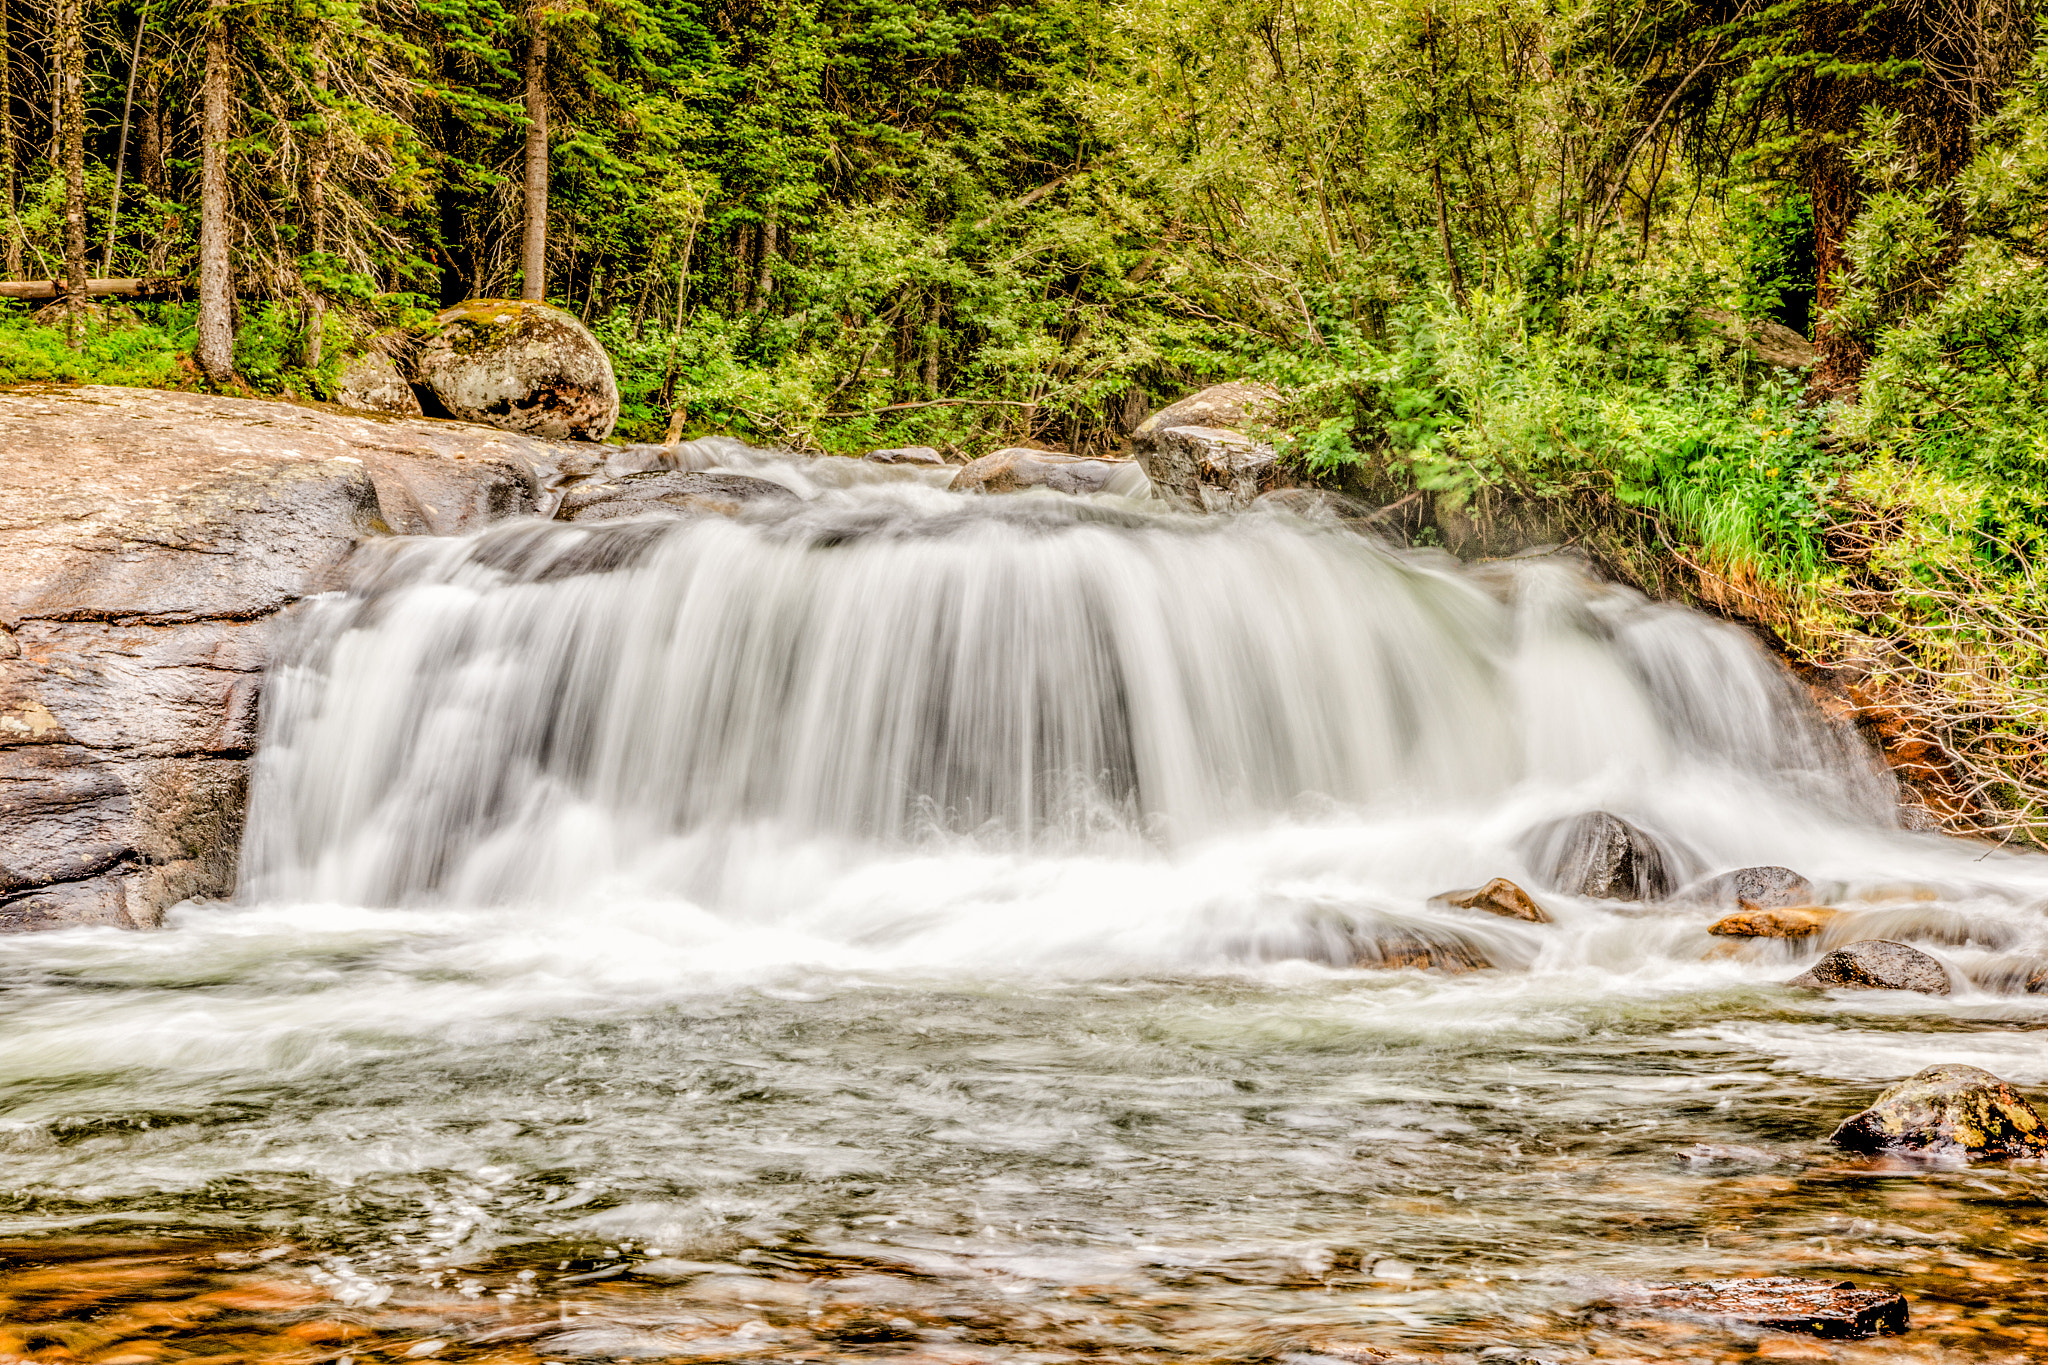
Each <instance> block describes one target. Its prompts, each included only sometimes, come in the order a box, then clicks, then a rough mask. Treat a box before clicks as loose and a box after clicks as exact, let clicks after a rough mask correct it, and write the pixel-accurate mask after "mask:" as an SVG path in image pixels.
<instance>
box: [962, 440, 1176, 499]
mask: <svg viewBox="0 0 2048 1365" xmlns="http://www.w3.org/2000/svg"><path fill="white" fill-rule="evenodd" d="M1136 473H1137V467H1136V466H1135V465H1133V464H1132V463H1131V462H1130V461H1129V460H1095V459H1090V458H1088V457H1087V456H1083V455H1067V454H1063V453H1061V452H1059V451H1053V450H1028V449H1025V448H1024V447H1022V446H1011V447H1008V448H1005V449H1003V450H998V451H995V452H993V453H992V454H988V455H984V456H982V457H981V458H980V459H978V460H975V461H973V462H972V463H970V464H967V465H964V466H962V467H961V470H960V472H959V473H958V474H955V475H954V476H953V482H952V484H951V485H950V486H951V488H952V489H953V491H954V492H956V493H1021V492H1023V491H1024V490H1025V489H1027V488H1050V489H1052V490H1053V491H1054V492H1056V493H1129V494H1131V495H1132V496H1137V495H1141V494H1142V493H1144V492H1145V491H1146V490H1145V489H1143V488H1140V487H1134V486H1133V485H1135V484H1138V483H1142V482H1143V476H1142V475H1138V477H1137V478H1136V479H1133V478H1132V475H1133V474H1136Z"/></svg>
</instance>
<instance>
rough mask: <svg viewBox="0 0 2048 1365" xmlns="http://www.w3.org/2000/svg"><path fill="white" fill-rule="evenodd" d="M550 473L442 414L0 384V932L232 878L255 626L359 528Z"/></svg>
mask: <svg viewBox="0 0 2048 1365" xmlns="http://www.w3.org/2000/svg"><path fill="white" fill-rule="evenodd" d="M559 472H560V461H559V453H558V450H557V448H554V447H550V446H548V445H546V444H545V443H543V442H539V441H533V440H529V439H528V438H525V437H521V436H513V435H509V434H507V433H505V432H501V431H493V430H490V429H489V428H485V427H473V426H463V425H460V424H457V423H452V422H426V421H408V420H403V419H394V418H370V417H353V416H349V415H347V414H345V413H337V412H334V411H331V410H326V409H319V408H311V407H297V406H293V405H290V404H286V403H260V402H250V401H247V400H244V399H239V398H211V397H205V396H202V395H198V394H187V393H160V392H153V391H148V390H139V389H117V388H103V387H89V388H78V389H61V390H36V391H26V390H14V391H9V392H0V505H4V506H5V508H6V509H7V510H6V516H5V518H4V520H0V930H16V929H35V928H43V927H46V926H56V925H64V924H81V923H91V924H118V925H136V926H141V925H150V924H154V923H156V922H157V921H158V920H159V918H160V917H161V915H162V912H163V911H164V909H165V908H167V907H168V906H170V905H173V904H175V903H176V902H178V901H180V900H183V899H185V898H187V897H194V896H223V895H226V894H228V893H229V892H230V891H232V890H233V888H234V871H235V860H236V846H237V842H238V840H239V838H240V835H241V827H242V801H243V790H244V786H245V783H246V772H245V767H246V760H247V759H248V756H249V753H250V751H251V749H252V748H253V747H254V745H255V742H256V732H255V719H256V699H257V688H258V684H259V682H260V681H261V677H262V668H263V661H264V646H263V635H264V631H265V629H266V625H267V622H268V621H269V619H270V618H271V617H273V616H274V615H276V613H277V612H278V611H280V610H281V609H282V608H284V607H285V606H286V605H288V604H289V603H291V602H292V601H294V600H296V599H297V598H299V597H301V596H303V595H305V594H307V593H309V592H316V591H320V590H322V589H324V588H327V587H329V586H331V585H332V584H333V583H334V581H335V571H336V568H337V566H338V565H339V564H340V562H341V561H342V560H343V559H345V558H346V557H347V556H348V554H349V553H350V551H351V550H352V549H354V547H355V546H356V545H357V544H358V543H359V542H360V541H362V540H363V539H364V538H365V537H368V536H375V535H382V534H386V533H388V532H390V531H399V532H403V533H407V534H422V533H436V534H449V533H454V532H459V531H466V530H469V529H472V528H474V527H477V526H481V525H484V524H485V523H487V522H489V521H492V520H495V519H497V518H499V517H503V516H509V515H515V514H521V513H527V512H531V511H534V510H535V509H536V508H537V507H544V506H546V505H547V503H549V502H551V501H552V494H551V493H549V492H548V491H547V481H548V478H549V477H550V476H554V475H558V474H559Z"/></svg>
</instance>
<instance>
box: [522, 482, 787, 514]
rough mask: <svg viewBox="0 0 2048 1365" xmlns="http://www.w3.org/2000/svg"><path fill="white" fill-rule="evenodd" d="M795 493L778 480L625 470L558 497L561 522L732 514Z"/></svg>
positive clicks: (785, 500)
mask: <svg viewBox="0 0 2048 1365" xmlns="http://www.w3.org/2000/svg"><path fill="white" fill-rule="evenodd" d="M795 499H796V494H794V493H792V492H790V491H789V490H788V489H787V488H784V487H783V486H782V485H781V484H779V483H774V482H771V481H770V480H767V479H756V478H753V477H752V476H750V475H746V474H701V473H694V472H691V471H687V470H660V471H656V472H653V473H647V474H628V475H625V476H624V477H622V478H619V479H615V480H613V481H611V482H608V483H600V484H585V485H582V486H581V487H578V488H574V489H571V490H570V491H569V492H568V494H566V495H565V496H564V497H563V498H562V506H561V510H559V511H558V512H556V513H555V516H556V518H557V519H558V520H561V521H578V522H581V521H612V520H616V519H618V518H620V517H646V516H656V517H663V516H667V517H686V516H696V515H700V514H704V513H711V514H714V515H718V516H728V517H729V516H732V515H734V514H735V513H737V512H738V511H739V510H740V508H742V507H743V506H745V505H746V504H747V503H750V502H763V501H766V502H792V501H794V500H795Z"/></svg>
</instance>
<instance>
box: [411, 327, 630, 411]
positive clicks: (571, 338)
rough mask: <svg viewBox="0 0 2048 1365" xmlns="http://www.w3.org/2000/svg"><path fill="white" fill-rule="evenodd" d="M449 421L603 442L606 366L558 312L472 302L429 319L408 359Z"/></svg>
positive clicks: (611, 397)
mask: <svg viewBox="0 0 2048 1365" xmlns="http://www.w3.org/2000/svg"><path fill="white" fill-rule="evenodd" d="M414 368H415V370H416V371H417V373H418V375H419V378H420V382H421V383H422V384H425V385H426V386H427V388H428V389H430V390H431V391H432V392H433V395H434V397H435V398H436V399H438V400H439V401H440V404H441V406H442V407H444V408H446V409H447V410H448V415H449V416H450V417H456V418H460V419H462V420H463V421H468V422H483V423H485V424H487V425H489V426H494V427H502V428H503V429H504V430H506V431H517V432H523V433H525V434H526V435H528V436H540V437H545V438H548V439H550V440H574V441H602V440H603V439H604V438H605V437H607V436H609V435H611V433H612V427H613V426H615V425H616V424H617V423H618V420H619V384H618V379H617V378H616V377H615V376H614V375H613V374H612V362H611V359H610V357H608V356H606V355H605V353H604V347H602V346H600V345H598V343H597V338H596V337H594V336H592V335H591V334H590V331H589V329H588V328H586V327H584V325H583V324H582V323H580V322H578V321H577V320H576V319H575V318H573V317H571V316H570V315H569V314H567V313H565V312H563V311H562V310H561V309H559V308H550V307H548V306H547V305H546V304H544V303H528V302H525V301H523V300H520V299H471V300H469V301H468V302H467V303H458V304H456V305H455V306H454V307H453V308H450V309H447V310H445V311H443V312H442V313H440V314H439V315H438V316H436V317H435V319H434V322H433V325H432V326H431V327H429V328H428V329H427V331H426V334H425V335H424V336H423V337H422V338H421V339H420V343H419V349H418V351H417V353H416V356H415V359H414Z"/></svg>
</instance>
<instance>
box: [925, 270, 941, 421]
mask: <svg viewBox="0 0 2048 1365" xmlns="http://www.w3.org/2000/svg"><path fill="white" fill-rule="evenodd" d="M941 311H942V308H941V305H940V302H939V294H938V291H937V290H933V291H932V296H931V298H930V300H929V301H927V303H926V304H925V310H924V396H925V397H926V398H937V397H938V396H939V315H940V313H941Z"/></svg>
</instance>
